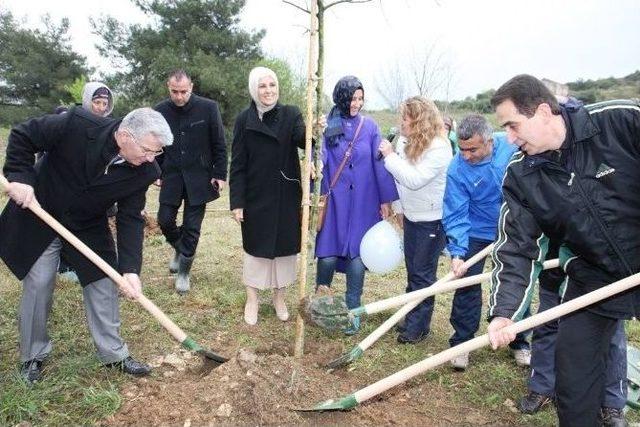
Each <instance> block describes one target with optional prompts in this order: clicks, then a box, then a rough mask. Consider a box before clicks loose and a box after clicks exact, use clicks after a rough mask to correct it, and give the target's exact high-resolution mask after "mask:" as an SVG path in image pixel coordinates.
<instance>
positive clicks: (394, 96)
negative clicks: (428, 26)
mask: <svg viewBox="0 0 640 427" xmlns="http://www.w3.org/2000/svg"><path fill="white" fill-rule="evenodd" d="M396 55H397V56H396V59H395V61H389V60H386V61H385V62H386V63H387V64H389V65H388V66H387V67H386V68H384V69H382V70H381V71H380V72H378V73H377V75H376V77H375V85H376V91H377V92H378V93H379V94H380V96H381V97H382V99H383V100H384V101H385V103H386V104H387V106H388V107H389V108H390V109H392V110H394V111H395V110H396V109H397V107H398V105H400V103H401V102H402V101H403V100H404V99H406V98H407V97H408V96H411V95H421V96H424V97H426V98H430V99H433V98H435V97H436V96H444V97H445V98H446V100H447V101H448V98H449V92H450V90H451V83H452V79H453V68H452V65H451V62H450V61H449V58H448V56H447V54H446V52H444V51H442V50H441V49H439V48H438V46H437V45H436V44H435V42H434V43H433V44H431V45H430V46H428V47H427V48H424V49H420V50H415V49H414V50H411V51H409V52H398V53H397V54H396Z"/></svg>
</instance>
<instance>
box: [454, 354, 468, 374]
mask: <svg viewBox="0 0 640 427" xmlns="http://www.w3.org/2000/svg"><path fill="white" fill-rule="evenodd" d="M451 366H453V369H455V370H456V371H464V370H465V369H467V366H469V353H464V354H461V355H460V356H456V357H454V358H453V359H451Z"/></svg>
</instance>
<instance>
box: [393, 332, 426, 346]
mask: <svg viewBox="0 0 640 427" xmlns="http://www.w3.org/2000/svg"><path fill="white" fill-rule="evenodd" d="M428 335H429V334H428V333H424V332H421V333H420V334H418V335H417V336H410V335H409V334H407V331H406V330H405V331H404V332H403V333H401V334H400V335H398V342H399V343H400V344H418V343H419V342H420V341H423V340H424V339H425V338H427V336H428Z"/></svg>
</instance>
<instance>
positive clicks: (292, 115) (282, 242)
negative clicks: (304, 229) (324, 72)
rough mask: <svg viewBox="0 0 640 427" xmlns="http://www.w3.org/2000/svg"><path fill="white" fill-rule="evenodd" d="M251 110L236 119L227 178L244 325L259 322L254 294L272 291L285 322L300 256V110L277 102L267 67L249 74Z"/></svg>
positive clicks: (275, 82)
mask: <svg viewBox="0 0 640 427" xmlns="http://www.w3.org/2000/svg"><path fill="white" fill-rule="evenodd" d="M249 93H250V95H251V99H252V101H251V104H250V105H249V108H247V109H246V110H244V111H243V112H241V113H240V114H239V115H238V117H237V118H236V123H235V127H234V130H233V145H232V148H231V151H232V157H231V171H230V176H229V187H230V199H231V200H230V201H231V210H232V213H233V217H234V219H235V220H236V221H237V222H238V223H239V224H240V225H241V227H242V246H243V248H244V252H245V253H244V259H243V274H242V276H243V281H244V285H245V286H246V291H247V302H246V305H245V310H244V320H245V322H246V323H248V324H249V325H255V324H256V322H257V321H258V307H259V303H258V290H262V289H273V305H274V307H275V310H276V314H277V316H278V318H279V319H280V320H282V321H286V320H288V319H289V313H288V311H287V306H286V304H285V291H286V286H287V285H289V284H290V283H293V282H294V281H295V279H296V255H297V254H298V252H299V251H300V202H301V199H302V187H301V182H300V160H299V158H298V147H300V148H304V143H305V124H304V120H303V118H302V114H301V113H300V110H299V109H298V108H297V107H295V106H293V105H282V104H280V103H279V102H278V78H277V77H276V75H275V73H274V72H273V71H272V70H270V69H268V68H265V67H256V68H254V69H253V70H251V73H250V74H249Z"/></svg>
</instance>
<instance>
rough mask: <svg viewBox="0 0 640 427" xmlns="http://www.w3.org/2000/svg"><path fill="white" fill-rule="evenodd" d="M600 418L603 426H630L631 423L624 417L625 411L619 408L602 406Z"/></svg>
mask: <svg viewBox="0 0 640 427" xmlns="http://www.w3.org/2000/svg"><path fill="white" fill-rule="evenodd" d="M600 419H601V421H602V426H603V427H628V426H629V423H628V422H627V420H625V419H624V411H623V410H622V409H618V408H608V407H606V406H603V407H602V408H600Z"/></svg>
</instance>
